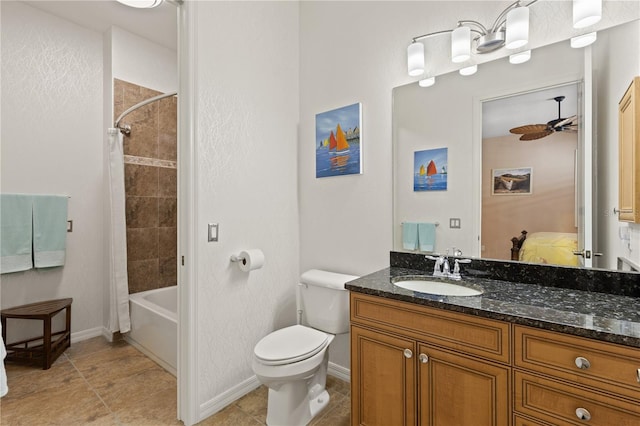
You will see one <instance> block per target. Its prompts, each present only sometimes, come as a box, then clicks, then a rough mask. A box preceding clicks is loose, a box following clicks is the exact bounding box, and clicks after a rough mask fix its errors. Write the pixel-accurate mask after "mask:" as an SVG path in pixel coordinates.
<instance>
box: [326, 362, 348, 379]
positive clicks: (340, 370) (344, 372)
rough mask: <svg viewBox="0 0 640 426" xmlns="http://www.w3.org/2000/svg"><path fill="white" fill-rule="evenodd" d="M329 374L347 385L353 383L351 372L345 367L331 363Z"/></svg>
mask: <svg viewBox="0 0 640 426" xmlns="http://www.w3.org/2000/svg"><path fill="white" fill-rule="evenodd" d="M327 374H329V375H331V376H333V377H337V378H338V379H341V380H344V381H345V382H347V383H351V370H349V369H348V368H347V367H343V366H341V365H338V364H334V363H333V362H330V363H329V369H328V370H327Z"/></svg>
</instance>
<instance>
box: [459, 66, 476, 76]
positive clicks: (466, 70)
mask: <svg viewBox="0 0 640 426" xmlns="http://www.w3.org/2000/svg"><path fill="white" fill-rule="evenodd" d="M476 71H478V66H477V65H471V66H470V67H466V68H461V69H460V71H459V73H460V75H473V74H475V73H476Z"/></svg>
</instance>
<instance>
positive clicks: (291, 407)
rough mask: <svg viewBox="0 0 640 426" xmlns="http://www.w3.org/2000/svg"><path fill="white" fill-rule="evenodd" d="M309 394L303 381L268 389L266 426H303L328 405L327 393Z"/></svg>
mask: <svg viewBox="0 0 640 426" xmlns="http://www.w3.org/2000/svg"><path fill="white" fill-rule="evenodd" d="M314 393H317V392H309V389H308V384H307V382H306V381H305V380H300V381H295V382H290V383H285V384H283V385H282V386H280V387H278V389H277V390H276V389H271V388H270V389H269V401H268V407H267V425H268V426H303V425H306V424H308V423H309V422H310V421H311V420H312V419H313V418H314V417H315V416H316V415H317V414H318V413H319V412H320V411H322V410H323V409H324V408H325V407H326V406H327V405H328V404H329V399H330V397H329V392H327V391H326V390H323V391H322V392H321V393H320V394H319V395H316V396H313V394H314Z"/></svg>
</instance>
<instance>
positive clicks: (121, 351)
mask: <svg viewBox="0 0 640 426" xmlns="http://www.w3.org/2000/svg"><path fill="white" fill-rule="evenodd" d="M71 362H72V363H73V365H75V367H76V368H77V369H78V371H80V373H81V374H82V375H83V376H84V378H85V379H86V380H87V381H88V382H89V383H90V384H91V385H92V386H96V387H97V386H101V385H103V384H106V383H109V382H110V381H115V380H118V379H120V378H124V377H129V376H131V375H134V374H136V373H139V372H142V371H144V370H149V369H152V368H157V366H158V364H156V363H155V362H153V361H152V360H151V359H149V358H147V357H146V356H144V354H143V353H142V352H140V351H138V350H137V349H136V348H134V347H133V346H130V345H126V346H122V347H118V348H112V349H111V350H108V351H101V352H97V353H95V354H93V355H92V356H86V357H80V358H78V359H72V360H71Z"/></svg>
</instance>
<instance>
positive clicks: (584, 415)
mask: <svg viewBox="0 0 640 426" xmlns="http://www.w3.org/2000/svg"><path fill="white" fill-rule="evenodd" d="M576 417H578V418H579V419H580V420H585V421H589V420H591V413H590V412H589V411H587V409H586V408H582V407H580V408H576Z"/></svg>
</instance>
